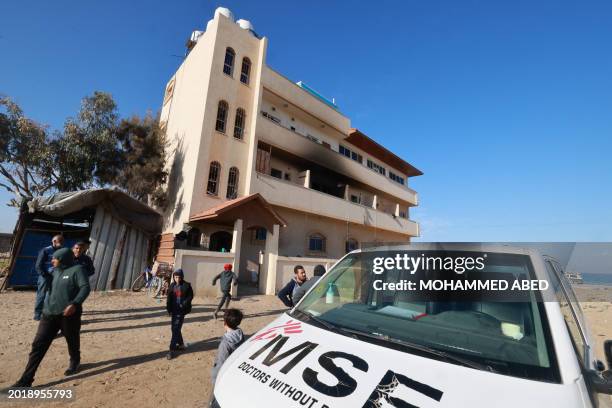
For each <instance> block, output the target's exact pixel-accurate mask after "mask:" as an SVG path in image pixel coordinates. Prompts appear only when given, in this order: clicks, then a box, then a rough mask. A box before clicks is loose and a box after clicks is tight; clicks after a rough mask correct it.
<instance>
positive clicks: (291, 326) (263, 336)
mask: <svg viewBox="0 0 612 408" xmlns="http://www.w3.org/2000/svg"><path fill="white" fill-rule="evenodd" d="M281 332H282V334H285V335H287V334H297V333H301V332H302V323H301V322H296V321H293V320H288V321H287V322H286V323H285V324H281V325H280V326H274V327H270V328H269V329H267V330H265V331H263V332H261V333H259V334H258V335H257V336H255V337H253V338H252V339H251V341H253V340H268V339H272V338H274V337H276V336H278V335H279V334H281Z"/></svg>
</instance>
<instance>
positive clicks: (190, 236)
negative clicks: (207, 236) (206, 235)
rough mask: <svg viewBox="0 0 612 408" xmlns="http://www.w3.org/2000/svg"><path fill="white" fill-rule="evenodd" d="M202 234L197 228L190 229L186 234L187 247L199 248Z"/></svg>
mask: <svg viewBox="0 0 612 408" xmlns="http://www.w3.org/2000/svg"><path fill="white" fill-rule="evenodd" d="M201 236H202V234H201V233H200V230H199V229H198V228H192V229H190V230H189V232H188V233H187V246H189V247H195V248H197V247H199V246H200V238H201Z"/></svg>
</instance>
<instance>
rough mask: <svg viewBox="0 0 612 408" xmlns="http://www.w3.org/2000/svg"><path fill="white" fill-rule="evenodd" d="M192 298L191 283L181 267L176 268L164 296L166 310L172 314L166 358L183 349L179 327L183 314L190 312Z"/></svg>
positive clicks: (180, 326)
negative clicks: (170, 336)
mask: <svg viewBox="0 0 612 408" xmlns="http://www.w3.org/2000/svg"><path fill="white" fill-rule="evenodd" d="M192 300H193V289H192V288H191V284H190V283H189V282H187V281H186V280H185V274H184V273H183V270H182V269H177V270H176V271H174V273H173V274H172V283H171V284H170V287H169V288H168V296H167V298H166V310H167V311H168V314H169V315H170V316H172V319H171V320H170V325H171V326H170V327H171V328H172V339H170V351H169V352H168V355H167V358H168V360H171V359H173V358H174V353H175V352H176V351H177V350H184V349H185V342H184V341H183V335H182V334H181V329H182V328H183V322H184V321H185V315H187V314H189V313H190V312H191V301H192Z"/></svg>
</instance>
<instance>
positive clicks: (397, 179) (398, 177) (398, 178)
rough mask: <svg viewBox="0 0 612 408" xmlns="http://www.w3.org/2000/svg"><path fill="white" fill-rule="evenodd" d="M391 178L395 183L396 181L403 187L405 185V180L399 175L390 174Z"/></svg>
mask: <svg viewBox="0 0 612 408" xmlns="http://www.w3.org/2000/svg"><path fill="white" fill-rule="evenodd" d="M389 178H390V179H391V180H393V181H395V182H396V183H399V184H401V185H402V186H403V185H404V178H403V177H400V176H398V175H397V174H395V173H393V172H392V171H390V172H389Z"/></svg>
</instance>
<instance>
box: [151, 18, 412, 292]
mask: <svg viewBox="0 0 612 408" xmlns="http://www.w3.org/2000/svg"><path fill="white" fill-rule="evenodd" d="M267 46H268V40H267V38H265V37H261V36H259V35H258V34H257V33H256V32H255V31H254V29H253V27H252V25H251V23H250V22H248V21H245V20H238V21H236V22H235V21H234V18H233V16H232V14H231V12H230V11H229V10H227V9H224V8H218V9H217V10H216V11H215V16H214V18H213V19H212V20H210V21H209V22H208V24H207V26H206V30H205V31H203V32H200V31H195V32H194V33H193V34H192V36H191V39H190V40H189V42H188V44H187V47H188V54H187V56H186V58H185V60H184V61H183V63H182V64H181V66H180V67H179V68H178V70H177V71H176V73H175V74H174V75H173V76H172V78H171V79H170V81H169V82H168V84H167V86H166V92H165V96H164V101H163V107H162V111H161V117H160V121H161V122H160V123H161V124H162V128H164V129H165V130H166V134H167V137H168V142H169V144H168V152H167V153H168V155H167V157H168V163H169V167H170V168H169V173H170V176H169V181H168V189H169V193H170V194H169V195H170V197H172V200H171V202H170V205H169V206H168V209H167V211H166V213H165V224H164V231H165V234H164V235H163V238H162V243H161V248H160V251H159V253H158V259H160V260H166V261H169V262H173V261H174V260H176V262H177V263H178V264H183V265H184V264H185V262H186V261H185V260H186V258H185V257H186V256H187V255H189V257H191V258H193V257H196V258H197V256H198V255H199V256H201V257H204V258H205V257H207V256H208V257H210V256H212V255H213V254H212V252H214V251H217V252H218V251H221V252H223V253H225V254H226V255H224V256H227V257H233V258H232V259H233V263H234V265H235V270H238V271H239V277H240V279H241V280H243V281H249V280H250V277H251V275H252V274H251V273H250V272H249V271H250V270H253V269H258V268H260V269H261V272H260V279H259V285H260V286H259V287H260V289H261V290H262V291H264V292H266V293H272V292H274V290H275V288H276V286H277V281H278V282H280V280H281V278H283V274H285V275H286V272H285V271H284V269H283V268H284V266H280V265H281V263H282V261H284V263H285V264H287V265H288V264H290V263H291V260H292V257H299V258H300V259H299V261H300V262H301V263H304V264H308V265H310V264H314V263H316V262H323V261H326V260H330V259H337V258H339V257H341V256H342V255H344V254H345V253H346V252H347V251H349V250H352V249H355V248H358V247H359V246H360V245H361V244H362V243H371V242H407V241H409V240H410V238H411V237H414V236H418V234H419V226H418V224H417V223H416V222H414V221H412V220H410V218H409V215H410V211H409V210H410V207H413V206H416V205H417V204H418V196H417V193H416V192H415V191H414V190H412V189H410V188H409V187H408V181H409V179H410V177H414V176H418V175H421V174H422V173H421V172H420V171H419V170H417V169H416V168H415V167H413V166H412V165H410V164H409V163H407V162H406V161H404V160H403V159H401V158H399V157H398V156H397V155H395V154H394V153H393V152H391V151H389V150H387V149H386V148H384V147H383V146H381V145H380V144H378V143H377V142H375V141H374V140H372V139H371V138H369V137H368V136H366V135H365V134H363V133H362V132H360V131H359V130H357V129H355V128H352V127H351V123H350V120H349V118H348V117H346V116H345V115H344V114H343V113H342V112H341V111H340V110H339V108H338V106H336V104H335V102H334V101H332V100H329V99H326V98H325V97H323V96H321V95H320V94H319V93H317V92H316V91H314V90H313V89H311V88H310V87H309V86H307V85H305V84H303V83H301V82H297V83H294V82H292V81H290V80H289V79H287V78H285V77H284V76H283V75H281V74H280V73H278V72H276V71H275V70H273V69H272V68H270V67H269V66H268V65H267V64H266V50H267ZM175 237H178V239H175ZM179 250H180V251H183V252H181V253H180V254H179ZM194 251H202V252H199V253H196V252H194ZM311 258H314V260H312V259H311ZM202 259H203V258H202ZM209 261H210V260H209ZM293 261H295V260H293ZM191 262H192V264H191V267H192V268H196V269H198V268H200V269H201V267H198V266H197V265H196V264H197V261H194V260H193V259H192V260H191ZM194 262H195V264H194ZM260 264H262V266H259V265H260ZM327 264H329V262H327ZM283 265H284V264H283ZM285 266H286V265H285ZM278 268H281V269H283V272H279V273H277V269H278ZM200 269H198V270H200ZM286 269H287V270H289V269H290V268H289V267H287V268H286ZM203 282H204V281H203Z"/></svg>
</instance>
